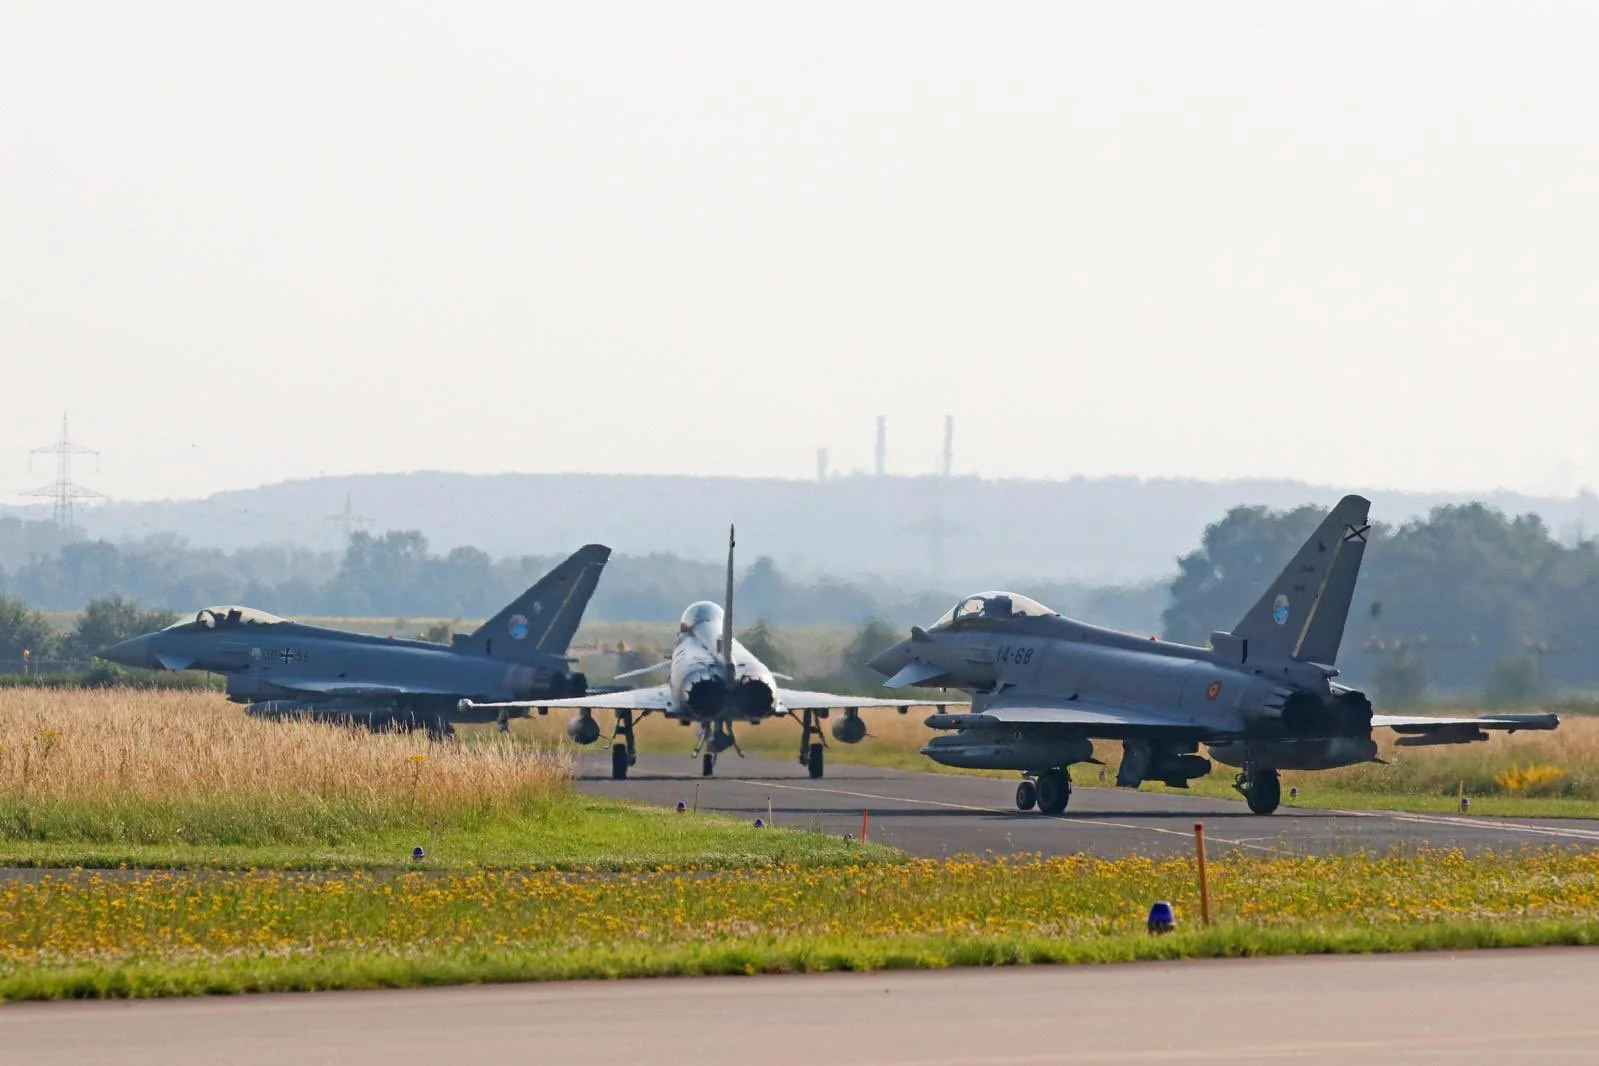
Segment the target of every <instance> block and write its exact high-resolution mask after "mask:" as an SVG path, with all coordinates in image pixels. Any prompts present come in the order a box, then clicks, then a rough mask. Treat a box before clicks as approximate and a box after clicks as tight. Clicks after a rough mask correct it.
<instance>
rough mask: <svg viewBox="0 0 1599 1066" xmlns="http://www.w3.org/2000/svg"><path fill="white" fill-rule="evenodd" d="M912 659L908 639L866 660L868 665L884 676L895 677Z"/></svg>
mask: <svg viewBox="0 0 1599 1066" xmlns="http://www.w3.org/2000/svg"><path fill="white" fill-rule="evenodd" d="M910 661H911V653H910V648H909V647H908V646H907V642H906V641H900V642H899V643H898V644H896V645H894V646H893V647H892V648H886V649H884V650H883V651H880V652H878V653H877V654H876V655H874V656H872V657H871V658H870V659H868V660H866V665H867V666H869V667H871V668H872V669H873V670H875V671H877V672H878V673H880V674H882V675H883V676H884V677H893V676H894V675H895V674H897V673H899V672H900V671H901V670H903V669H904V668H905V666H906V665H907V664H908V663H909V662H910Z"/></svg>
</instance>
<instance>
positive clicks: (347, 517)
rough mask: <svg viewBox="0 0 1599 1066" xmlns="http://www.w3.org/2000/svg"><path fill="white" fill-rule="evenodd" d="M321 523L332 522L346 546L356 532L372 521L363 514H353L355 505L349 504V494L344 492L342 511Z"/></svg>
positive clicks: (327, 517)
mask: <svg viewBox="0 0 1599 1066" xmlns="http://www.w3.org/2000/svg"><path fill="white" fill-rule="evenodd" d="M322 521H324V522H332V523H333V524H334V525H336V526H338V527H339V535H340V536H341V537H343V538H344V543H346V544H348V543H350V538H351V537H353V536H354V535H355V533H356V531H357V530H359V529H362V528H363V527H365V526H366V524H367V523H368V522H370V521H372V519H370V518H368V517H367V516H366V515H364V514H356V513H355V505H354V504H353V503H351V502H350V494H349V493H348V492H346V493H345V494H344V510H342V511H339V512H337V513H335V514H330V515H328V516H326V517H325V518H323V519H322Z"/></svg>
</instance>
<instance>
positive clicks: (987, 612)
mask: <svg viewBox="0 0 1599 1066" xmlns="http://www.w3.org/2000/svg"><path fill="white" fill-rule="evenodd" d="M1059 617H1060V612H1058V611H1052V610H1050V609H1049V608H1048V607H1045V606H1044V605H1043V604H1041V603H1039V602H1038V601H1037V600H1032V599H1028V598H1027V597H1026V596H1019V595H1017V594H1016V593H1014V592H979V593H978V594H977V595H975V596H968V597H966V598H965V599H964V600H962V601H960V602H959V603H957V604H956V605H955V606H953V607H951V608H950V609H949V610H947V611H945V612H944V615H943V617H941V618H940V619H939V620H938V621H936V622H934V623H933V625H932V628H933V629H948V628H949V627H951V626H962V625H967V624H969V623H973V622H979V621H984V622H1008V621H1011V620H1012V619H1016V618H1059Z"/></svg>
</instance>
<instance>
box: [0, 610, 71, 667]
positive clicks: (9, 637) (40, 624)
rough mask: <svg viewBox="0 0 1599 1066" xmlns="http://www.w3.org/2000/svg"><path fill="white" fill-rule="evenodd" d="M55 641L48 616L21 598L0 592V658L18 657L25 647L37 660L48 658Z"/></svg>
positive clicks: (54, 634) (12, 658)
mask: <svg viewBox="0 0 1599 1066" xmlns="http://www.w3.org/2000/svg"><path fill="white" fill-rule="evenodd" d="M57 643H58V640H57V637H56V633H55V630H54V629H53V628H52V627H51V625H50V620H49V619H48V618H46V617H45V616H44V615H42V614H40V613H39V612H38V611H35V610H34V609H33V608H31V607H29V606H28V605H27V604H25V603H23V602H22V601H21V600H18V599H14V598H12V597H10V596H0V660H7V661H9V662H16V661H20V660H21V659H22V653H23V652H24V651H26V652H28V653H29V657H30V658H31V659H32V660H33V661H34V662H38V661H39V660H41V659H48V658H50V657H51V656H52V655H53V654H54V653H55V650H56V645H57Z"/></svg>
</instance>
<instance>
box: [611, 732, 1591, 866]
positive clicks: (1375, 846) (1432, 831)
mask: <svg viewBox="0 0 1599 1066" xmlns="http://www.w3.org/2000/svg"><path fill="white" fill-rule="evenodd" d="M579 774H580V780H579V787H580V788H581V789H583V790H584V791H585V792H590V793H593V794H594V795H599V796H610V797H616V798H624V799H634V800H642V801H644V802H647V803H657V804H662V805H664V806H675V805H676V804H677V803H679V802H684V803H688V804H691V805H692V804H693V803H694V801H695V788H696V786H698V790H699V807H700V809H701V810H712V811H722V812H725V813H729V814H735V815H738V816H740V817H744V818H749V819H751V820H753V819H755V818H762V819H764V818H765V817H766V816H767V804H768V802H770V804H771V812H772V816H773V818H774V820H775V821H776V822H777V823H778V824H779V825H797V826H806V827H815V828H820V829H823V830H826V831H828V832H833V833H855V834H859V833H860V830H861V812H862V811H863V810H864V811H867V812H869V815H868V834H869V837H870V839H872V840H875V841H879V842H881V843H884V844H892V845H894V846H895V847H899V848H903V849H905V850H906V851H908V852H910V853H912V854H914V855H925V856H932V857H942V856H948V855H957V854H982V853H984V852H989V851H992V852H994V853H996V854H1006V853H1013V852H1043V853H1046V854H1060V853H1072V852H1085V851H1086V852H1092V853H1093V854H1095V855H1099V856H1103V857H1106V858H1111V857H1116V856H1122V855H1131V854H1143V855H1164V854H1174V853H1182V854H1189V853H1191V852H1192V850H1193V839H1194V834H1193V830H1194V822H1196V821H1203V822H1204V823H1205V836H1206V839H1207V840H1208V841H1209V843H1210V848H1211V850H1212V852H1213V853H1216V852H1225V851H1227V850H1229V849H1235V848H1236V849H1243V850H1245V851H1250V852H1255V853H1269V852H1291V853H1317V854H1322V853H1330V852H1347V851H1354V850H1361V849H1370V850H1386V849H1388V848H1390V847H1393V846H1396V845H1409V846H1414V845H1420V844H1428V845H1432V846H1435V847H1462V848H1467V849H1470V850H1485V849H1493V850H1497V851H1503V850H1513V849H1517V848H1521V847H1526V846H1529V845H1548V844H1558V845H1563V846H1577V847H1584V848H1595V847H1599V821H1581V820H1573V819H1528V818H1517V819H1502V818H1487V817H1471V816H1467V815H1452V814H1405V813H1397V812H1386V811H1327V810H1316V809H1312V808H1295V807H1291V806H1288V805H1286V804H1285V805H1284V806H1283V807H1282V808H1280V809H1279V810H1278V811H1277V813H1276V814H1273V815H1270V816H1268V817H1262V816H1260V815H1255V814H1251V813H1249V810H1248V808H1247V807H1245V806H1244V804H1243V802H1242V801H1232V800H1220V799H1207V798H1204V797H1199V796H1182V795H1173V794H1171V793H1169V792H1166V793H1155V792H1142V791H1131V790H1128V789H1118V788H1097V787H1094V788H1085V787H1079V788H1077V789H1076V790H1075V791H1074V792H1073V794H1072V800H1071V805H1070V807H1069V808H1068V810H1067V812H1066V814H1065V815H1063V816H1061V817H1055V818H1051V817H1047V816H1045V815H1041V814H1039V813H1037V812H1036V811H1030V812H1025V813H1024V812H1021V811H1018V810H1017V809H1016V807H1015V800H1014V793H1015V788H1016V785H1015V781H1014V780H1010V779H1001V778H988V777H971V776H963V775H957V774H935V773H915V772H911V771H907V770H889V769H883V768H879V767H873V766H854V765H847V764H842V763H836V762H835V763H830V764H829V765H828V767H827V776H826V777H824V778H823V779H822V780H820V781H812V780H811V779H810V778H809V777H807V776H806V773H805V769H804V768H803V767H801V766H800V765H798V764H797V763H794V762H779V761H773V760H767V759H756V758H746V759H740V758H738V757H737V756H734V755H731V754H727V755H723V756H722V757H721V758H720V759H719V761H718V763H717V768H716V775H715V776H714V777H710V778H702V777H701V776H700V774H699V762H698V761H697V760H690V759H688V758H685V757H683V756H680V755H679V756H667V755H640V756H639V762H638V765H637V766H636V767H634V770H633V773H632V774H631V775H630V776H629V778H628V780H626V781H613V780H611V777H610V753H609V752H608V751H607V752H605V753H604V756H603V758H601V757H598V756H591V755H588V754H587V753H585V755H584V756H583V758H582V759H581V761H580V764H579ZM1079 780H1081V775H1079Z"/></svg>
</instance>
